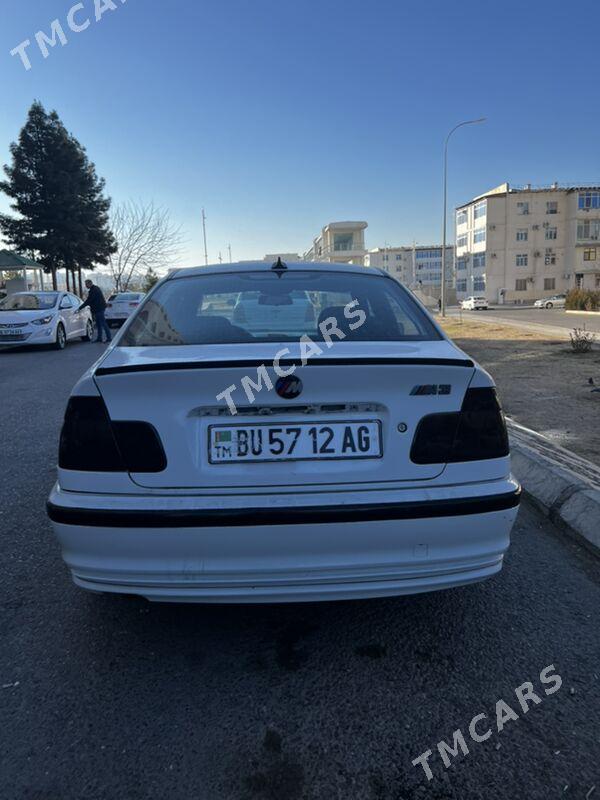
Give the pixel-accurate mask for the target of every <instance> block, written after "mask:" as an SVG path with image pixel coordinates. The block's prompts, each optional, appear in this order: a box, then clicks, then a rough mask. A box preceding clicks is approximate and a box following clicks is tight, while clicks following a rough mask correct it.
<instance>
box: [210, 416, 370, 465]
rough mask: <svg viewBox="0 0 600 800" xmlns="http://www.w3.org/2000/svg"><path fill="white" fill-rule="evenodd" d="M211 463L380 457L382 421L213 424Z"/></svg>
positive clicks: (211, 430) (211, 427) (211, 432)
mask: <svg viewBox="0 0 600 800" xmlns="http://www.w3.org/2000/svg"><path fill="white" fill-rule="evenodd" d="M208 439H209V449H208V460H209V462H210V463H211V464H231V463H234V462H240V461H244V462H249V461H321V460H326V459H358V458H381V455H382V447H381V422H380V421H379V420H357V421H353V422H289V423H286V424H285V425H283V424H281V425H243V424H240V425H211V426H210V427H209V429H208Z"/></svg>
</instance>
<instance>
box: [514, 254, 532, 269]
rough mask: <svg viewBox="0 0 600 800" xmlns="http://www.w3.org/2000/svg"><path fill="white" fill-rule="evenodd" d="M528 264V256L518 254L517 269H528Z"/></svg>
mask: <svg viewBox="0 0 600 800" xmlns="http://www.w3.org/2000/svg"><path fill="white" fill-rule="evenodd" d="M528 262H529V258H528V256H527V253H518V254H517V260H516V264H517V267H526V266H527V264H528Z"/></svg>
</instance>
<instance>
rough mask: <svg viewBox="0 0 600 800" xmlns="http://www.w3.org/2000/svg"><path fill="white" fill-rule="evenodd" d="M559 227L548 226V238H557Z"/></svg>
mask: <svg viewBox="0 0 600 800" xmlns="http://www.w3.org/2000/svg"><path fill="white" fill-rule="evenodd" d="M557 230H558V229H557V228H546V239H556V235H557Z"/></svg>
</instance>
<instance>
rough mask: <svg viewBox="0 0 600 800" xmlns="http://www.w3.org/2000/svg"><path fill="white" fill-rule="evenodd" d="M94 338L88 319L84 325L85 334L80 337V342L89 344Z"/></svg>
mask: <svg viewBox="0 0 600 800" xmlns="http://www.w3.org/2000/svg"><path fill="white" fill-rule="evenodd" d="M93 338H94V326H93V325H92V320H91V319H88V321H87V322H86V323H85V334H84V335H83V336H82V337H81V341H82V342H91V341H92V339H93Z"/></svg>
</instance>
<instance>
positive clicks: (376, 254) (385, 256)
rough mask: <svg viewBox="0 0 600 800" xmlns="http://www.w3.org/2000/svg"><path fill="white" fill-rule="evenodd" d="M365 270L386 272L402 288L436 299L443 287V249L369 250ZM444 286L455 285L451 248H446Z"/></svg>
mask: <svg viewBox="0 0 600 800" xmlns="http://www.w3.org/2000/svg"><path fill="white" fill-rule="evenodd" d="M365 266H367V267H379V268H380V269H384V270H385V271H386V272H389V274H390V275H392V276H393V277H394V278H397V279H398V280H399V281H400V282H401V283H403V284H404V285H405V286H409V287H410V288H411V289H422V291H423V292H425V293H426V294H429V295H431V296H434V297H439V295H440V287H441V284H442V246H441V245H439V244H433V245H420V244H419V245H416V244H415V245H412V246H404V247H376V248H375V249H374V250H369V252H368V253H367V255H366V257H365ZM446 285H447V286H448V287H452V286H453V285H454V247H453V246H452V245H450V246H447V247H446Z"/></svg>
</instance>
